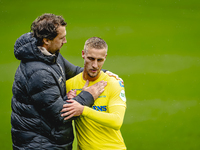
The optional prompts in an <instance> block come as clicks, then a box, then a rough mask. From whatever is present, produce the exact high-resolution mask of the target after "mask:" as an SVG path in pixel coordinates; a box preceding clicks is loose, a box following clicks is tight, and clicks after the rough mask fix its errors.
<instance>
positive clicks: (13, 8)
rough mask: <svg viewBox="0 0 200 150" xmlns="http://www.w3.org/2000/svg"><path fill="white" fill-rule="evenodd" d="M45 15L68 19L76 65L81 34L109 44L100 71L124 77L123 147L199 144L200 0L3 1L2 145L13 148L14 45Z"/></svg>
mask: <svg viewBox="0 0 200 150" xmlns="http://www.w3.org/2000/svg"><path fill="white" fill-rule="evenodd" d="M43 13H54V14H56V15H62V16H63V17H64V18H65V20H66V22H67V23H68V25H67V28H66V29H67V44H65V45H64V46H63V47H62V49H61V53H62V54H63V56H64V57H65V58H66V59H68V60H69V61H70V62H72V63H73V64H75V65H78V66H83V59H82V58H81V50H82V49H83V45H84V42H85V40H87V39H88V38H90V37H92V36H98V37H101V38H103V39H104V40H105V41H106V42H107V44H108V56H107V60H106V62H105V65H104V69H107V70H109V71H112V72H114V73H116V74H118V75H119V76H120V77H121V78H123V80H124V83H125V89H126V97H127V111H126V114H125V118H124V123H123V126H122V128H121V132H122V135H123V137H124V140H125V143H126V146H127V149H128V150H160V149H162V150H198V149H200V142H199V141H200V111H199V110H200V44H198V43H199V41H200V1H198V0H190V1H189V0H162V1H160V0H140V1H133V0H123V1H122V0H115V1H111V0H110V1H109V0H101V1H98V0H76V1H73V0H56V1H55V0H48V1H46V0H34V1H27V0H17V1H14V0H9V1H8V0H0V46H1V50H0V56H1V59H0V71H1V74H0V88H1V91H0V120H1V123H0V147H1V149H2V150H11V149H12V142H11V133H10V130H11V124H10V115H11V97H12V83H13V81H14V74H15V71H16V69H17V66H18V65H19V61H18V60H16V58H15V57H14V53H13V47H14V44H15V41H16V39H17V38H18V37H19V36H21V35H22V34H24V33H26V32H29V31H30V25H31V23H32V22H33V21H34V20H35V19H36V18H37V17H38V16H40V15H42V14H43ZM75 149H76V148H74V150H75Z"/></svg>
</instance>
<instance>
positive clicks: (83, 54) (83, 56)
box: [82, 50, 85, 59]
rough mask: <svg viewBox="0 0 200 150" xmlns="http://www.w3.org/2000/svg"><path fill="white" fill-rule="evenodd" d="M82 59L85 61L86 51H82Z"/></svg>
mask: <svg viewBox="0 0 200 150" xmlns="http://www.w3.org/2000/svg"><path fill="white" fill-rule="evenodd" d="M82 58H83V59H85V51H84V50H82Z"/></svg>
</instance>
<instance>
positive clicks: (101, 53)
mask: <svg viewBox="0 0 200 150" xmlns="http://www.w3.org/2000/svg"><path fill="white" fill-rule="evenodd" d="M106 56H107V50H106V49H95V48H88V50H87V51H86V52H85V51H84V50H83V51H82V57H83V59H84V75H86V76H87V79H88V78H89V79H90V80H93V81H94V80H96V79H97V78H98V77H99V75H100V71H101V68H102V66H103V64H104V62H105V60H106ZM85 78H86V77H85Z"/></svg>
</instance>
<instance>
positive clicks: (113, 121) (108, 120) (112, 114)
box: [82, 105, 126, 130]
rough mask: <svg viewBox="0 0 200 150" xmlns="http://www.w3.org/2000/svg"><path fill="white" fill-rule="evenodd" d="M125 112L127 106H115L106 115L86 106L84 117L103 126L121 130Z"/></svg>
mask: <svg viewBox="0 0 200 150" xmlns="http://www.w3.org/2000/svg"><path fill="white" fill-rule="evenodd" d="M125 110H126V107H125V106H121V105H115V106H112V107H110V108H109V113H106V112H100V111H96V110H94V109H92V108H89V107H87V106H84V110H83V113H82V115H83V116H85V117H88V118H89V119H91V120H93V121H95V122H97V123H99V124H101V125H104V126H106V127H110V128H113V129H115V130H119V129H120V128H121V126H122V123H123V120H124V114H125Z"/></svg>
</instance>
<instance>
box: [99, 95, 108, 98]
mask: <svg viewBox="0 0 200 150" xmlns="http://www.w3.org/2000/svg"><path fill="white" fill-rule="evenodd" d="M98 98H106V95H101V96H99V97H98Z"/></svg>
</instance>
